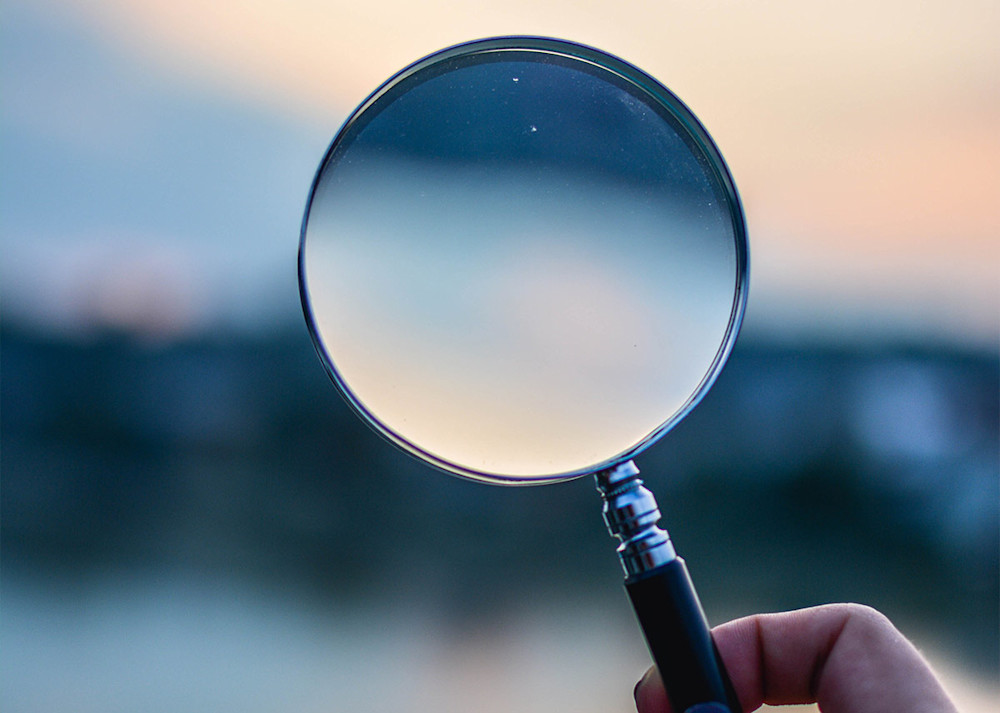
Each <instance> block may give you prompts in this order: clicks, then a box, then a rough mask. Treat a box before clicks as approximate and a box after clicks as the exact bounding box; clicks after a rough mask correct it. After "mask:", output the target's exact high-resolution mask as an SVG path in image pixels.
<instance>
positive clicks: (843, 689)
mask: <svg viewBox="0 0 1000 713" xmlns="http://www.w3.org/2000/svg"><path fill="white" fill-rule="evenodd" d="M712 636H713V638H714V639H715V644H716V646H717V647H718V649H719V653H720V655H721V656H722V659H723V661H724V662H725V664H726V668H727V669H728V671H729V676H730V678H731V679H732V682H733V687H734V688H735V689H736V693H737V695H738V696H739V699H740V704H741V705H742V706H743V710H744V711H747V713H749V712H750V711H755V710H757V709H758V708H760V706H761V705H762V704H764V703H767V704H770V705H784V704H792V703H819V707H820V710H821V711H823V713H957V709H956V708H955V705H954V704H953V703H952V702H951V700H950V699H949V698H948V695H947V694H946V693H945V692H944V689H943V688H942V687H941V684H940V683H939V682H938V680H937V677H936V676H935V675H934V672H933V671H932V670H931V668H930V666H929V665H928V664H927V662H926V661H925V660H924V658H923V656H921V655H920V652H918V651H917V649H916V648H915V647H914V646H913V644H911V643H910V642H909V641H908V640H907V639H906V638H905V637H904V636H903V635H902V634H900V633H899V631H898V630H897V629H896V628H895V627H894V626H893V625H892V623H891V622H890V621H889V620H888V619H886V618H885V616H883V615H882V614H880V613H879V612H877V611H875V610H874V609H871V608H869V607H865V606H861V605H859V604H828V605H826V606H820V607H813V608H811V609H800V610H798V611H792V612H785V613H781V614H757V615H755V616H750V617H746V618H744V619H737V620H735V621H731V622H729V623H728V624H723V625H721V626H718V627H716V628H715V629H714V630H713V631H712ZM635 702H636V708H637V709H638V711H639V713H672V712H671V708H670V703H669V702H668V701H667V696H666V693H665V691H664V690H663V683H662V681H661V680H660V676H659V673H657V671H656V668H655V667H654V668H651V669H649V671H647V672H646V675H644V676H643V677H642V680H641V681H639V683H638V684H637V685H636V687H635ZM677 713H680V711H678V712H677ZM734 713H736V712H734Z"/></svg>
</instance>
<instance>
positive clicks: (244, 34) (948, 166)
mask: <svg viewBox="0 0 1000 713" xmlns="http://www.w3.org/2000/svg"><path fill="white" fill-rule="evenodd" d="M50 2H53V3H55V4H57V5H60V6H67V7H71V8H72V9H73V10H74V11H75V13H76V14H77V15H78V17H80V18H82V19H84V20H85V21H86V22H87V23H89V24H91V26H92V27H94V28H96V29H97V31H99V32H101V33H103V34H104V35H105V37H106V38H107V39H108V40H109V41H111V42H113V43H115V44H117V45H119V47H121V48H124V51H126V52H128V53H130V54H134V55H137V56H139V57H141V58H143V59H144V60H147V61H149V60H152V61H153V62H155V63H156V64H158V65H159V66H161V67H162V68H164V69H165V70H167V71H171V72H176V73H178V74H181V75H182V76H184V77H186V78H187V79H188V80H189V81H193V82H199V83H203V84H204V85H206V86H208V87H210V88H212V89H213V90H215V91H219V92H223V93H228V94H230V95H236V96H243V97H248V98H250V99H252V100H254V101H257V102H262V103H264V104H265V105H267V106H269V107H271V108H272V109H274V110H277V111H280V112H282V113H285V114H289V115H293V116H296V117H299V118H301V119H304V120H306V121H309V122H312V123H316V122H320V123H322V124H323V125H324V126H325V127H327V128H328V131H329V133H330V135H331V136H332V134H333V132H334V130H335V129H336V127H337V125H338V124H339V122H340V121H341V120H342V119H343V118H344V117H345V116H346V113H347V112H348V111H349V110H350V108H351V107H353V106H354V105H355V104H357V103H358V102H359V101H360V100H361V99H362V98H363V97H364V96H365V95H366V94H367V93H368V92H370V91H371V90H372V89H374V88H375V87H376V86H377V85H378V84H380V83H381V82H382V81H383V80H384V79H386V78H387V77H388V76H389V75H391V74H392V73H393V72H394V71H396V70H397V69H399V68H401V67H403V66H404V65H406V64H408V63H409V62H411V61H413V60H415V59H417V58H418V57H421V56H423V55H425V54H427V53H429V52H432V51H434V50H436V49H438V48H440V47H443V46H446V45H449V44H453V43H456V42H460V41H465V40H470V39H475V38H478V37H483V36H489V35H500V34H542V35H551V36H558V37H564V38H568V39H575V40H577V41H581V42H584V43H587V44H592V45H595V46H598V47H601V48H602V49H605V50H608V51H610V52H613V53H617V54H619V55H621V56H623V57H625V58H626V59H628V60H630V61H632V62H634V63H636V64H638V65H639V66H641V67H643V68H644V69H646V70H647V71H649V72H651V73H652V74H654V75H655V76H657V77H659V78H660V79H661V80H662V81H664V82H665V83H666V84H667V85H668V86H670V87H671V88H672V89H674V90H675V91H676V92H677V93H678V94H679V95H680V96H681V97H682V98H683V99H684V100H685V101H686V102H687V103H688V104H689V105H690V106H691V107H692V108H693V109H694V110H695V112H696V113H697V114H698V115H699V116H700V117H701V118H702V120H703V121H704V122H705V124H706V125H707V126H708V127H709V129H710V131H712V133H713V135H714V136H715V138H716V140H717V141H718V142H719V144H720V146H721V148H722V150H723V153H724V154H725V155H726V156H727V159H728V160H729V162H730V166H731V168H732V170H733V172H734V174H735V177H736V179H737V183H738V184H739V185H740V188H741V191H742V193H743V196H744V199H745V201H746V204H747V213H748V221H749V226H750V231H751V238H752V240H753V243H754V269H755V277H754V279H755V288H756V287H759V288H760V289H761V290H762V294H763V295H764V296H765V298H766V299H772V298H773V299H776V300H777V301H782V300H785V299H787V298H788V297H789V294H788V292H787V290H788V289H794V290H798V289H800V288H802V289H806V290H807V291H808V287H809V285H810V284H814V283H816V282H817V281H818V282H819V283H821V284H826V285H829V286H832V289H833V293H837V292H838V291H839V292H840V293H841V295H842V296H843V295H847V296H848V298H850V294H849V293H851V291H852V290H854V289H855V286H856V285H857V284H858V283H859V282H860V283H862V284H863V285H866V286H867V287H866V288H864V289H862V292H865V290H867V292H866V294H870V295H871V296H873V297H875V298H877V299H888V300H889V301H890V302H891V301H893V300H895V301H896V302H905V300H900V299H898V298H897V297H896V296H897V295H899V294H900V293H901V292H902V293H903V294H905V293H907V292H910V293H912V292H914V289H913V285H916V284H922V283H926V282H927V281H930V282H932V283H940V284H942V285H947V284H951V285H954V286H955V289H956V290H957V293H956V294H955V295H952V294H950V293H948V290H947V289H945V290H944V292H945V294H944V295H943V297H942V299H945V300H946V301H947V300H951V301H952V302H955V301H956V300H957V304H958V309H960V310H965V311H967V312H968V314H967V315H966V316H965V321H966V322H969V323H970V324H973V325H976V326H975V327H974V328H973V329H974V331H977V332H978V333H980V335H982V334H983V333H984V332H985V333H990V332H991V331H992V330H993V329H995V328H996V324H997V314H996V308H995V305H996V304H997V302H998V300H1000V288H998V287H997V285H998V284H1000V279H997V278H998V275H997V270H996V267H995V266H996V264H997V258H998V257H1000V250H998V240H997V237H998V232H1000V211H998V208H997V205H996V201H995V196H996V195H997V189H998V187H1000V186H998V169H997V166H998V165H1000V134H998V133H997V131H996V127H997V126H998V125H1000V98H998V97H1000V92H998V91H997V90H998V86H997V84H998V80H997V77H998V74H997V72H996V68H997V67H998V66H1000V49H998V48H1000V43H997V42H996V39H995V36H996V29H997V27H1000V6H998V5H997V4H996V3H995V2H989V1H987V0H982V1H980V0H976V1H966V2H961V3H952V2H944V1H943V0H942V1H939V2H933V3H920V4H919V5H916V6H914V5H913V4H912V3H904V2H900V1H894V2H886V3H870V2H867V1H865V0H851V1H849V2H846V3H845V2H840V3H823V4H803V3H800V2H794V1H793V0H781V1H780V2H770V3H747V2H737V1H736V0H731V1H728V2H727V1H718V2H709V3H695V2H670V3H641V2H632V3H607V2H577V1H576V0H574V1H573V2H570V0H556V1H554V2H547V3H537V2H524V1H521V0H512V1H509V2H504V3H474V2H464V3H463V2H452V1H444V0H430V1H429V2H424V3H409V2H401V1H399V0H390V1H388V2H380V3H369V4H360V5H359V4H356V3H333V2H320V1H318V0H290V1H287V2H276V1H275V2H264V1H259V2H252V3H247V2H243V1H242V0H239V1H238V0H218V1H217V2H212V3H203V2H200V1H196V0H171V1H170V2H166V1H165V0H146V1H145V2H141V3H134V2H126V1H125V0H104V1H103V2H99V3H94V2H86V3H85V2H81V1H80V0H50ZM792 270H794V272H792ZM858 270H860V273H859V272H858ZM859 275H860V276H861V277H859ZM820 294H823V299H824V300H825V299H826V298H827V297H828V296H829V294H827V293H824V292H822V291H821V293H820ZM911 296H912V295H911Z"/></svg>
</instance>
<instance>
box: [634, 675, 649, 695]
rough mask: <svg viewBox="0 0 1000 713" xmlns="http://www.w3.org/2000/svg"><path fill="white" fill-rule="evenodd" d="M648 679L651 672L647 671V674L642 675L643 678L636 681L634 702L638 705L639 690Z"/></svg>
mask: <svg viewBox="0 0 1000 713" xmlns="http://www.w3.org/2000/svg"><path fill="white" fill-rule="evenodd" d="M648 677H649V671H646V673H644V674H642V678H640V679H639V680H638V681H636V683H635V687H634V688H633V689H632V698H633V700H635V702H636V703H638V702H639V689H640V688H642V684H643V683H645V681H646V678H648Z"/></svg>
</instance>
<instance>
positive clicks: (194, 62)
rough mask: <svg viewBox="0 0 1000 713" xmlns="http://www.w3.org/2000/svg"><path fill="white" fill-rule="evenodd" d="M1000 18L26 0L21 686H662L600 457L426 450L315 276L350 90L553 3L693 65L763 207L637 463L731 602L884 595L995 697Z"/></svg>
mask: <svg viewBox="0 0 1000 713" xmlns="http://www.w3.org/2000/svg"><path fill="white" fill-rule="evenodd" d="M998 31H1000V7H998V6H997V4H996V3H995V2H989V1H988V0H981V1H980V0H964V1H962V2H947V3H946V2H943V1H940V2H925V3H917V4H914V3H912V2H910V3H903V2H897V1H895V0H890V1H888V2H882V3H869V2H862V1H860V0H847V1H846V2H845V1H843V0H842V1H841V2H837V3H832V2H829V3H828V2H820V3H809V4H803V3H799V2H792V1H791V0H787V1H784V0H783V1H780V2H760V3H743V2H736V1H726V0H717V1H712V2H702V3H694V2H658V3H645V2H620V3H607V2H604V3H595V2H579V1H575V2H569V1H568V0H554V1H553V2H544V3H538V2H534V3H528V2H520V1H519V0H508V1H507V2H503V3H472V2H469V3H463V2H452V1H449V2H443V1H438V0H428V1H427V2H424V3H403V2H396V1H395V0H393V1H391V2H379V3H369V4H367V5H364V6H359V5H356V4H348V3H340V2H333V1H331V2H318V1H317V0H285V1H284V2H278V1H277V0H259V1H257V2H245V1H244V2H238V1H237V0H216V2H213V3H203V2H196V1H195V0H171V1H170V2H163V1H161V0H145V1H144V2H125V1H124V0H91V1H89V2H82V1H81V0H33V1H32V2H28V1H27V0H8V2H6V3H5V4H4V7H3V10H2V12H0V63H2V64H0V77H2V84H0V87H2V92H3V100H2V102H0V152H2V154H0V156H2V160H0V181H2V183H0V240H2V255H3V260H2V262H0V300H2V319H0V349H2V351H0V358H2V409H0V418H2V421H0V423H2V444H0V446H2V454H0V464H2V491H0V496H2V520H0V524H2V533H0V534H2V570H0V637H2V638H0V641H2V644H0V664H2V666H0V677H2V678H0V707H2V708H3V710H4V711H6V712H7V713H21V712H36V711H37V712H47V711H62V710H74V711H102V712H103V713H110V712H114V711H133V710H148V711H178V710H195V711H219V710H239V711H243V712H248V713H253V712H256V711H261V712H263V711H278V710H281V711H289V710H295V711H304V712H311V711H352V712H353V711H384V710H390V709H392V710H406V711H422V710H428V711H429V710H434V711H465V710H475V711H487V712H492V711H514V710H516V711H543V710H551V709H559V710H573V711H581V712H584V713H586V712H589V711H595V712H596V711H628V710H630V709H632V701H631V694H630V692H631V689H632V685H633V684H634V682H635V680H637V678H638V676H639V675H640V674H641V673H642V671H643V670H644V669H645V667H646V666H647V665H648V658H647V655H646V653H645V651H644V648H643V645H642V642H641V639H640V636H639V632H638V629H637V627H636V625H635V624H634V623H633V622H632V619H631V613H630V611H629V609H628V605H627V603H626V600H625V596H624V593H623V592H622V590H621V587H620V571H619V566H618V564H617V561H616V559H615V556H614V545H613V543H612V541H611V540H610V539H609V538H608V536H607V534H606V532H605V530H604V525H603V523H602V522H601V518H600V515H599V500H598V498H597V496H596V494H595V493H594V492H593V487H592V484H591V483H590V482H589V481H588V480H586V479H584V480H579V481H574V482H571V483H565V484H561V485H556V486H548V487H545V488H529V489H501V488H495V487H490V486H486V485H480V484H475V483H468V482H464V481H460V480H457V479H454V478H449V477H447V476H444V475H441V474H438V473H436V472H433V471H431V470H429V469H428V468H426V467H424V466H422V465H421V464H418V463H417V462H415V461H412V460H411V459H409V458H408V457H406V456H404V455H401V454H399V453H397V452H396V451H395V449H393V448H391V447H389V446H388V445H386V444H385V443H384V442H383V441H382V440H381V439H379V438H378V437H377V436H376V435H374V434H373V433H371V432H369V431H368V430H367V428H366V427H365V426H364V425H363V424H361V423H360V422H359V421H358V419H357V418H356V417H355V416H354V415H353V414H352V413H351V412H350V411H349V410H348V408H347V407H346V405H345V404H344V403H343V402H342V401H341V400H340V398H339V396H338V395H337V394H336V393H335V390H334V388H333V386H332V385H330V384H329V383H328V381H327V377H326V375H325V374H324V372H323V369H322V367H321V366H320V363H319V361H318V359H317V358H316V356H315V354H314V352H313V348H312V345H311V343H310V340H309V337H308V335H307V332H306V328H305V325H304V323H303V320H302V316H301V311H300V309H299V305H298V295H297V287H296V275H295V257H296V250H297V242H298V231H299V224H300V220H301V214H302V210H303V208H304V206H305V199H306V195H307V192H308V190H309V186H310V182H311V180H312V177H313V173H314V171H315V169H316V167H317V165H318V163H319V160H320V158H321V156H322V154H323V152H324V150H325V149H326V146H327V145H328V143H329V141H330V140H331V139H332V137H333V135H334V133H335V132H336V130H337V128H338V127H339V125H340V123H341V122H342V121H343V120H344V119H345V118H346V116H347V114H348V113H349V112H350V111H351V110H352V109H353V108H354V106H356V105H357V104H358V103H359V102H360V101H361V100H362V99H363V98H364V97H365V96H366V95H367V93H368V92H370V91H371V90H372V89H374V88H375V87H376V86H377V85H378V84H379V83H381V82H382V81H383V80H384V79H386V78H387V77H388V76H390V75H391V74H392V73H393V72H395V71H396V70H398V69H399V68H401V67H402V66H404V65H406V64H408V63H409V62H411V61H413V60H414V59H417V58H418V57H421V56H423V55H425V54H427V53H429V52H432V51H434V50H436V49H439V48H441V47H444V46H446V45H450V44H454V43H456V42H461V41H465V40H469V39H474V38H478V37H483V36H490V35H500V34H540V35H551V36H557V37H563V38H566V39H573V40H576V41H579V42H583V43H586V44H591V45H595V46H597V47H600V48H602V49H605V50H607V51H610V52H612V53H615V54H617V55H619V56H621V57H623V58H625V59H627V60H629V61H631V62H633V63H635V64H637V65H638V66H640V67H641V68H643V69H645V70H646V71H648V72H649V73H651V74H653V75H654V76H656V77H658V78H659V79H660V80H661V81H663V82H664V83H665V84H666V85H667V86H669V87H670V88H671V89H672V90H674V91H675V92H676V93H677V94H678V95H679V96H680V97H681V98H682V99H683V100H684V101H685V102H686V103H687V104H688V105H689V106H690V107H691V108H692V109H693V111H694V112H695V113H696V114H697V115H698V116H699V117H700V118H701V119H702V121H703V122H704V124H705V125H706V126H707V127H708V129H709V130H710V131H711V132H712V134H713V137H714V138H715V139H716V141H717V143H718V144H719V146H720V148H721V150H722V152H723V154H724V155H725V156H726V158H727V160H728V162H729V165H730V168H731V169H732V172H733V174H734V176H735V178H736V182H737V185H738V186H739V187H740V189H741V192H742V195H743V198H744V201H745V208H746V212H747V218H748V223H749V229H750V236H751V262H752V282H751V293H750V295H751V296H750V307H749V310H748V315H747V320H746V325H745V329H744V333H743V335H742V337H741V338H740V341H739V342H738V345H737V347H736V349H735V351H734V353H733V356H732V359H731V361H730V364H729V366H728V367H727V368H726V370H725V371H724V372H723V374H722V376H721V378H720V379H719V381H718V383H717V385H716V386H715V387H714V389H713V390H712V391H711V392H710V394H709V395H708V397H707V398H706V399H705V401H704V402H703V403H702V405H700V406H699V407H698V408H697V409H696V410H695V411H694V413H693V414H692V415H691V416H690V417H689V419H687V420H686V421H685V422H684V423H682V424H681V425H680V426H679V427H678V428H677V429H676V430H675V431H673V432H672V433H671V434H669V435H668V436H667V437H666V438H665V439H664V440H663V441H662V442H661V443H660V444H658V445H657V446H656V447H654V448H653V449H652V450H650V451H649V452H647V453H646V454H644V455H643V456H642V457H641V459H640V460H639V466H640V468H642V470H643V472H644V474H645V476H646V479H647V482H648V483H649V484H650V485H651V487H652V488H653V490H654V491H655V492H656V493H657V496H658V499H659V501H660V505H661V509H662V510H663V512H664V524H665V525H666V527H667V528H668V529H669V530H670V531H671V534H672V535H673V539H674V541H675V544H676V545H677V547H678V549H679V551H680V552H681V553H682V554H683V555H684V556H685V557H686V559H687V560H688V562H689V566H690V569H691V571H692V575H693V577H694V579H695V581H696V583H697V585H698V587H699V590H700V593H701V595H702V598H703V603H704V605H705V608H706V611H707V613H708V616H709V619H710V620H711V622H712V623H720V622H722V621H725V620H727V619H729V618H732V617H735V616H740V615H745V614H750V613H753V612H758V611H772V610H780V609H788V608H793V607H801V606H810V605H814V604H820V603H823V602H829V601H844V600H851V601H860V602H863V603H866V604H870V605H873V606H876V607H878V608H880V609H882V610H883V611H884V612H886V613H887V614H888V615H889V616H890V617H891V618H892V619H893V620H894V621H895V622H896V623H897V624H898V625H899V627H900V628H901V629H902V630H903V631H904V632H905V633H907V634H908V635H910V636H911V637H912V638H914V639H915V640H916V641H917V643H918V645H919V646H920V647H921V648H922V649H923V650H924V651H925V652H926V653H927V655H928V656H929V657H930V658H931V660H932V661H933V662H934V663H935V665H937V666H938V667H939V670H940V671H941V673H942V675H943V677H944V679H945V681H946V685H947V686H948V687H949V689H950V690H951V691H952V692H953V694H954V695H955V696H956V698H958V699H959V700H960V702H961V705H962V707H963V710H965V711H969V712H975V711H987V710H989V711H993V710H996V704H997V702H998V700H1000V681H998V667H1000V653H998V628H1000V623H998V610H1000V602H998V578H1000V566H998V542H1000V526H998V508H1000V488H998V450H1000V447H998V432H1000V429H998V394H1000V376H998V371H1000V369H998V361H1000V360H998V341H997V338H998V333H1000V279H998V278H1000V267H998V266H1000V261H998V258H1000V247H998V246H1000V243H998V233H1000V210H998V208H997V205H996V196H997V193H998V188H1000V185H998V168H997V167H998V166H1000V135H998V134H997V131H996V127H997V126H998V125H1000V91H998V89H1000V87H998V84H1000V75H998V74H997V71H996V70H997V67H998V66H1000V45H998V43H997V42H996V40H995V38H996V36H997V33H998Z"/></svg>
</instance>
